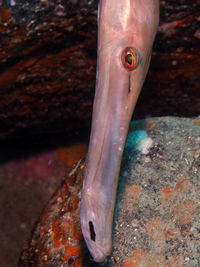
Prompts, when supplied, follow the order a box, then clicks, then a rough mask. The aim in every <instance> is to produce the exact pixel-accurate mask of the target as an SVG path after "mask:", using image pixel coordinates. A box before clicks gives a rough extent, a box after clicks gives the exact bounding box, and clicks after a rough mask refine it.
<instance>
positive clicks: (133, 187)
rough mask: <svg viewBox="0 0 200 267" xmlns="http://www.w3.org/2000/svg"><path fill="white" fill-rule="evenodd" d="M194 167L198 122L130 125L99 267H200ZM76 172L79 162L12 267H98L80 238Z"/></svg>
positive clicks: (199, 151)
mask: <svg viewBox="0 0 200 267" xmlns="http://www.w3.org/2000/svg"><path fill="white" fill-rule="evenodd" d="M199 167H200V120H199V118H196V119H188V118H178V117H161V118H152V119H146V120H140V121H135V122H132V123H131V125H130V129H129V134H128V137H127V142H126V147H125V151H124V155H123V161H122V166H121V172H120V178H119V186H118V196H117V202H116V209H115V218H114V225H113V251H112V255H111V257H110V259H109V262H107V263H106V264H105V265H104V266H111V267H112V266H122V267H127V266H151V265H152V266H156V265H157V266H161V267H162V266H163V267H164V266H188V267H189V266H191V267H192V266H198V265H199V264H200V258H199V253H200V238H199V237H200V219H199V218H200V212H199V211H200V204H199V203H200V194H199V189H200V168H199ZM83 168H84V161H79V163H78V164H77V166H76V168H75V169H74V171H73V172H71V174H69V175H68V178H66V180H65V182H64V183H63V185H62V187H61V188H60V189H59V190H58V191H57V193H56V194H54V196H53V197H52V199H51V200H50V201H49V202H48V204H47V205H46V207H45V209H44V212H43V213H42V215H41V217H40V220H39V223H38V224H37V225H36V227H35V230H34V233H33V236H32V239H31V242H30V245H29V248H28V249H26V250H25V251H24V252H23V254H22V256H21V259H20V261H19V266H24V267H25V266H37V267H39V266H61V265H62V264H63V266H85V267H89V266H100V265H98V264H95V263H94V262H92V261H91V258H90V257H89V255H88V254H87V253H86V248H85V245H84V243H83V239H82V237H81V234H80V222H79V204H78V203H79V197H80V190H81V183H80V181H81V180H82V175H83ZM66 218H68V219H69V223H68V225H66ZM77 233H78V234H77ZM63 237H65V239H63ZM27 262H28V263H29V265H26V264H27ZM30 263H31V264H30ZM59 264H60V265H59Z"/></svg>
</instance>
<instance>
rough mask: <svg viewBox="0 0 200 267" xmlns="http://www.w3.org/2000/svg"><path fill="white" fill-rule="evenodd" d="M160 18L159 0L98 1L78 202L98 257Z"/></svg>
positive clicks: (108, 235) (107, 246)
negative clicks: (90, 101) (92, 78)
mask: <svg viewBox="0 0 200 267" xmlns="http://www.w3.org/2000/svg"><path fill="white" fill-rule="evenodd" d="M158 24H159V1H158V0H117V1H116V0H101V1H100V5H99V9H98V49H97V73H96V89H95V98H94V104H93V115H92V127H91V134H90V141H89V149H88V154H87V160H86V168H85V172H84V181H83V187H82V192H81V204H80V222H81V229H82V233H83V236H84V240H85V242H86V244H87V247H88V249H89V252H90V254H91V256H92V257H93V260H94V261H96V262H103V261H105V259H106V258H107V257H108V256H109V255H110V253H111V250H112V224H113V214H114V207H115V201H116V191H117V185H118V177H119V171H120V164H121V159H122V153H123V150H124V145H125V140H126V136H127V132H128V127H129V123H130V120H131V117H132V114H133V110H134V107H135V104H136V102H137V99H138V96H139V94H140V91H141V88H142V86H143V83H144V80H145V77H146V74H147V72H148V68H149V64H150V59H151V54H152V46H153V42H154V39H155V36H156V32H157V29H158Z"/></svg>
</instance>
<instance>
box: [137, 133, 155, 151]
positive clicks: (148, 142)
mask: <svg viewBox="0 0 200 267" xmlns="http://www.w3.org/2000/svg"><path fill="white" fill-rule="evenodd" d="M152 145H153V140H152V139H151V138H150V137H146V138H144V139H142V140H141V141H139V143H138V145H137V148H138V150H139V151H141V152H142V154H145V155H146V154H148V153H149V148H151V147H152Z"/></svg>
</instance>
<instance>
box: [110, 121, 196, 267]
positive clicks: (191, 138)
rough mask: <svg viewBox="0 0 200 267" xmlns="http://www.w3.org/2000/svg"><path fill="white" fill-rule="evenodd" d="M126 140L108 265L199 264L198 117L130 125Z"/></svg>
mask: <svg viewBox="0 0 200 267" xmlns="http://www.w3.org/2000/svg"><path fill="white" fill-rule="evenodd" d="M135 138H137V139H138V140H139V143H141V144H142V143H143V142H144V141H145V140H146V139H147V138H149V139H150V140H152V144H151V147H148V148H147V149H146V150H144V148H142V147H141V145H139V147H138V142H137V143H136V145H135V146H134V148H133V147H132V146H131V142H132V140H133V141H134V142H135ZM140 138H141V139H140ZM127 141H128V142H127V143H126V149H125V151H124V155H123V162H122V167H121V174H120V183H119V188H118V199H117V205H116V214H115V220H114V228H113V253H112V256H111V260H110V266H123V267H125V266H126V267H127V266H151V265H152V266H156V265H157V266H188V267H189V266H191V267H192V266H199V264H200V257H199V255H200V194H199V189H200V121H199V119H198V120H197V119H186V118H177V117H165V118H153V119H147V120H141V121H136V122H132V123H131V125H130V130H129V135H128V140H127ZM115 264H116V265H115ZM120 264H122V265H120Z"/></svg>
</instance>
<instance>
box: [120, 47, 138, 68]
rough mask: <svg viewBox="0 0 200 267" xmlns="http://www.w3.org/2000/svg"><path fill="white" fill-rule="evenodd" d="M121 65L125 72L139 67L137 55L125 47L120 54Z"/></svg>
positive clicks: (135, 51)
mask: <svg viewBox="0 0 200 267" xmlns="http://www.w3.org/2000/svg"><path fill="white" fill-rule="evenodd" d="M122 63H123V66H124V67H125V69H126V70H128V71H132V70H135V69H136V68H137V66H138V65H139V54H138V52H137V50H136V49H135V48H133V47H126V48H125V49H124V50H123V52H122Z"/></svg>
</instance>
